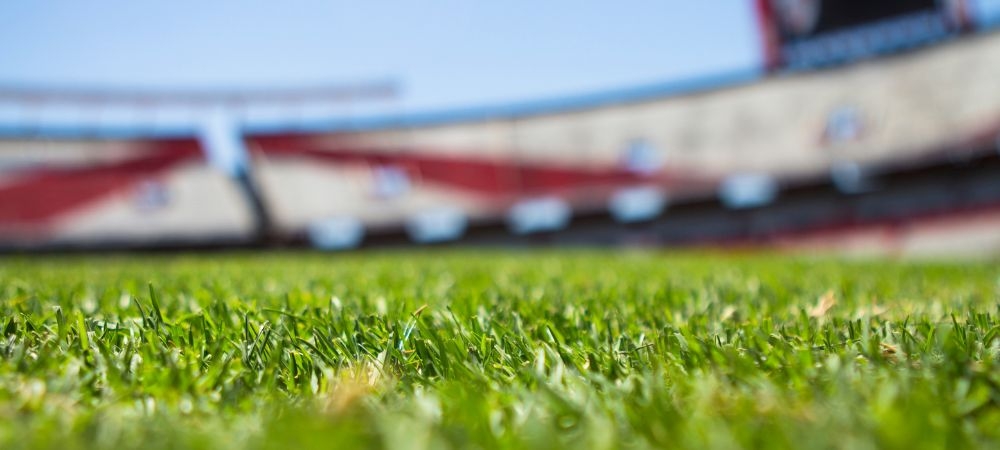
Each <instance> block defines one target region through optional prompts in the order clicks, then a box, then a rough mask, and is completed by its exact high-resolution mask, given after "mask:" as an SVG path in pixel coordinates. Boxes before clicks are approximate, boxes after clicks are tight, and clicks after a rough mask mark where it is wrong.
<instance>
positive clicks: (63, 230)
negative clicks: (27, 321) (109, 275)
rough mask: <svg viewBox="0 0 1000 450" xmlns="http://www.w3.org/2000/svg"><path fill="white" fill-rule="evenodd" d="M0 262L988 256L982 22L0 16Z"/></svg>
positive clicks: (969, 1) (777, 2) (515, 5)
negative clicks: (93, 254)
mask: <svg viewBox="0 0 1000 450" xmlns="http://www.w3.org/2000/svg"><path fill="white" fill-rule="evenodd" d="M0 61H3V62H2V64H0V251H5V252H21V251H48V250H59V251H62V250H75V249H84V250H96V249H159V248H162V249H192V248H204V249H210V248H229V247H261V248H265V247H266V248H276V247H287V246H312V247H316V248H321V249H329V250H344V249H354V248H378V247H387V246H391V247H395V246H404V245H405V246H410V245H413V246H424V245H503V246H507V245H510V246H528V245H573V246H576V245H588V246H592V245H597V246H622V247H666V246H706V247H723V248H780V249H795V250H824V251H835V252H842V253H850V254H872V255H904V256H909V255H914V256H970V255H971V256H984V255H985V256H996V255H1000V81H998V80H1000V0H875V1H872V0H866V1H863V0H839V1H838V0H724V1H718V2H631V1H627V2H614V4H611V3H607V4H594V5H591V4H587V3H586V2H584V3H580V2H569V1H555V2H545V3H544V4H537V2H527V1H509V2H502V4H487V3H470V2H457V1H441V2H430V3H420V4H392V5H390V4H384V3H381V2H326V1H322V2H321V1H293V2H281V3H280V4H279V3H276V2H270V3H262V4H249V3H246V2H235V1H229V2H210V3H204V2H198V3H196V2H169V3H168V2H162V3H160V4H151V3H150V4H146V3H135V2H107V3H105V4H102V5H100V6H95V5H93V4H84V3H80V2H58V1H41V2H5V3H3V4H0Z"/></svg>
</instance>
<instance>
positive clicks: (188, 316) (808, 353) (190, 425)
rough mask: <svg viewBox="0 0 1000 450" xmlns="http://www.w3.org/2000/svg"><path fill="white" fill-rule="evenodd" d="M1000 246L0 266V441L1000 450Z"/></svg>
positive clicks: (167, 258) (110, 259)
mask: <svg viewBox="0 0 1000 450" xmlns="http://www.w3.org/2000/svg"><path fill="white" fill-rule="evenodd" d="M998 306H1000V265H997V264H995V263H987V262H981V263H943V262H939V263H917V262H893V261H844V260H836V259H806V258H801V257H788V256H775V255H752V254H742V255H721V254H697V253H662V254H661V253H655V254H652V253H651V254H646V253H612V252H595V251H522V252H504V251H492V250H487V251H476V250H466V251H460V252H455V251H432V252H425V253H415V252H414V253H372V254H349V255H328V254H316V253H277V254H253V253H243V254H206V255H152V256H64V257H31V258H29V257H6V258H4V259H2V260H0V329H2V332H3V334H2V336H0V355H2V359H0V448H3V449H19V448H65V449H71V448H116V449H122V448H164V449H167V448H180V449H184V448H204V449H222V448H252V449H256V448H261V449H265V448H289V449H292V448H393V449H423V448H512V449H513V448H518V449H520V448H566V447H574V448H580V449H582V448H623V447H625V448H648V447H681V448H732V447H754V448H852V449H855V448H875V447H880V448H886V447H888V448H904V447H905V448H944V447H970V446H971V447H993V448H996V447H997V446H1000V364H998V363H1000V361H998V355H1000V320H998V314H1000V312H998Z"/></svg>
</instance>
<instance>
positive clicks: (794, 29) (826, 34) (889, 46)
mask: <svg viewBox="0 0 1000 450" xmlns="http://www.w3.org/2000/svg"><path fill="white" fill-rule="evenodd" d="M757 2H758V4H757V6H758V13H759V17H760V20H761V28H762V32H763V33H764V37H765V53H766V59H767V64H768V66H769V68H771V69H777V68H789V69H808V68H816V67H823V66H827V65H832V64H840V63H845V62H849V61H853V60H857V59H863V58H866V57H871V56H876V55H881V54H886V53H893V52H897V51H902V50H906V49H909V48H913V47H917V46H921V45H925V44H928V43H931V42H935V41H939V40H941V39H944V38H946V37H948V36H949V35H951V34H954V33H955V32H957V31H959V30H961V29H962V28H963V27H965V26H966V25H968V22H969V18H968V10H967V5H966V2H965V1H964V0H757Z"/></svg>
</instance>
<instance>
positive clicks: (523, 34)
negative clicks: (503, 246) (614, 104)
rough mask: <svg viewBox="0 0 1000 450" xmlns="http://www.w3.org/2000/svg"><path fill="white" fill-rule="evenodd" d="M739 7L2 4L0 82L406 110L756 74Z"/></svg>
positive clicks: (753, 42)
mask: <svg viewBox="0 0 1000 450" xmlns="http://www.w3.org/2000/svg"><path fill="white" fill-rule="evenodd" d="M756 33H757V31H756V23H755V19H754V16H753V13H752V9H751V1H750V0H713V1H697V2H677V1H670V2H668V1H659V2H652V1H649V2H642V1H621V2H581V1H579V0H577V1H563V0H558V1H547V2H531V1H522V0H517V1H510V0H509V1H504V2H486V1H435V2H405V3H404V2H389V1H381V0H371V1H282V2H276V1H271V2H249V1H245V2H236V1H207V2H206V1H201V2H196V1H171V2H158V3H155V4H154V3H152V2H134V1H132V2H125V1H114V2H79V1H38V0H35V1H26V0H25V1H19V0H11V1H5V2H0V61H2V64H0V83H5V84H10V83H18V84H31V85H40V86H98V87H112V88H113V87H116V86H118V87H139V88H145V87H148V88H173V87H181V88H213V87H216V86H218V87H227V88H234V87H235V88H239V87H246V88H265V87H270V86H275V87H278V86H296V85H303V84H310V85H311V84H317V83H325V82H340V81H342V82H348V83H350V82H358V81H365V80H375V79H379V80H382V79H387V78H388V79H394V80H397V81H398V82H399V85H400V87H401V88H402V94H401V98H400V100H398V101H397V102H395V104H394V108H397V109H402V110H406V111H412V110H422V109H428V108H431V109H434V108H447V107H457V106H470V105H478V104H488V103H497V102H510V101H518V100H528V99H538V98H546V97H553V96H561V95H568V94H576V93H585V92H589V91H593V90H600V89H608V88H615V87H621V86H628V85H633V84H641V83H648V82H654V81H663V80H670V79H677V78H689V77H692V76H697V75H701V74H709V73H717V72H725V71H730V70H734V69H746V68H750V67H754V66H756V65H758V64H759V58H760V55H759V53H760V52H759V42H758V38H757V34H756Z"/></svg>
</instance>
